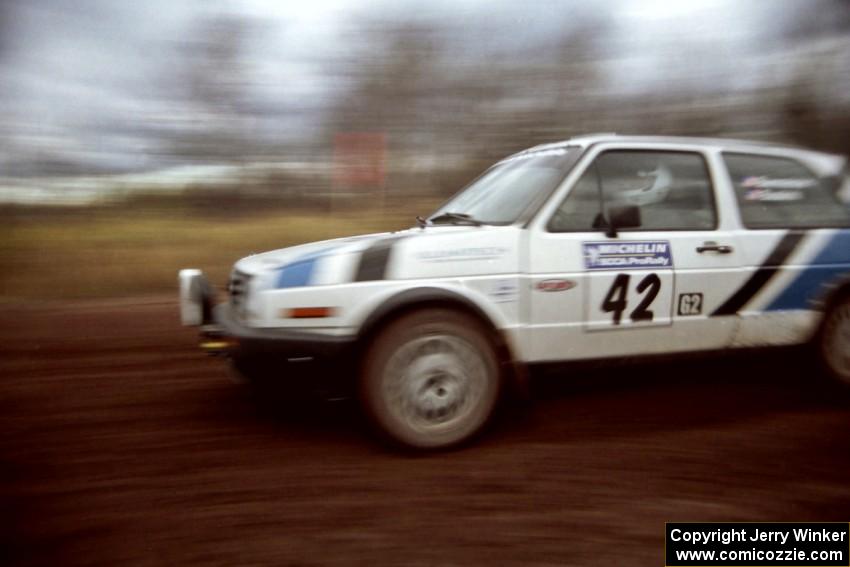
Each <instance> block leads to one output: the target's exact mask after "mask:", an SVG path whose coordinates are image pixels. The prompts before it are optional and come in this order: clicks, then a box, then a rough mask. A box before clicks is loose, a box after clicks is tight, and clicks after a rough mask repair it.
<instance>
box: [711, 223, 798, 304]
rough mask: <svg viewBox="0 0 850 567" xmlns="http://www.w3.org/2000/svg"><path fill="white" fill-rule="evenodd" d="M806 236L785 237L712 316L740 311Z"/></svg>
mask: <svg viewBox="0 0 850 567" xmlns="http://www.w3.org/2000/svg"><path fill="white" fill-rule="evenodd" d="M805 235H806V233H805V232H801V231H791V232H788V233H787V234H786V235H785V236H783V237H782V239H781V240H780V241H779V243H778V244H777V245H776V247H774V249H773V251H772V252H771V253H770V255H769V256H768V257H767V258H766V259H765V261H764V262H763V263H762V265H761V266H759V268H758V269H757V270H756V271H755V272H754V273H753V275H751V276H750V278H749V279H748V280H747V281H746V282H744V285H742V286H741V287H740V288H739V289H738V291H736V292H735V293H733V294H732V296H731V297H730V298H729V299H727V300H726V301H725V302H724V303H723V305H721V306H720V307H718V308H717V309H715V310H714V312H713V313H712V314H711V316H712V317H715V316H718V315H734V314H735V313H737V312H738V311H740V309H741V308H742V307H743V306H744V305H746V304H747V303H749V301H750V300H751V299H752V298H753V297H755V295H756V294H757V293H758V292H759V291H761V289H762V288H763V287H764V286H765V285H767V282H769V281H770V280H771V278H773V276H774V275H776V272H778V271H779V268H780V267H782V265H783V264H784V263H785V261H786V260H787V259H788V257H789V256H790V255H791V253H792V252H794V250H796V248H797V246H798V245H799V244H800V242H801V241H802V240H803V237H804V236H805Z"/></svg>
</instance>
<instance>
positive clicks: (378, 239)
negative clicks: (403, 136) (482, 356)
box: [235, 226, 520, 288]
mask: <svg viewBox="0 0 850 567" xmlns="http://www.w3.org/2000/svg"><path fill="white" fill-rule="evenodd" d="M519 232H520V229H518V228H516V227H504V226H436V227H425V228H422V229H420V228H412V229H408V230H403V231H398V232H385V233H378V234H367V235H362V236H354V237H347V238H337V239H333V240H323V241H320V242H312V243H309V244H302V245H299V246H292V247H289V248H281V249H279V250H273V251H270V252H265V253H262V254H255V255H252V256H248V257H246V258H243V259H241V260H239V261H238V262H237V263H236V265H235V269H236V270H238V271H239V272H242V273H244V274H247V275H250V276H259V275H265V276H266V277H265V278H264V279H266V280H269V281H268V282H267V285H265V286H263V287H274V288H284V287H300V286H304V285H319V284H336V283H346V282H351V281H366V280H374V279H397V278H405V279H406V278H414V277H439V276H449V275H474V274H482V273H502V272H509V271H514V272H515V271H516V268H517V263H516V250H517V248H518V246H517V240H518V238H519ZM269 274H274V276H273V277H271V276H269Z"/></svg>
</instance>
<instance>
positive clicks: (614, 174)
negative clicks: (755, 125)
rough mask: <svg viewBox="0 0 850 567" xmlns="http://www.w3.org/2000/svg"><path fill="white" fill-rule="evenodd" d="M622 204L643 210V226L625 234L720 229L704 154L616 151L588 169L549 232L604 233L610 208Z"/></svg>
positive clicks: (574, 187) (556, 215) (554, 216)
mask: <svg viewBox="0 0 850 567" xmlns="http://www.w3.org/2000/svg"><path fill="white" fill-rule="evenodd" d="M603 203H604V210H603V207H602V206H601V205H602V204H603ZM616 205H619V206H622V205H634V206H636V207H638V208H639V209H640V216H641V226H640V227H639V228H637V229H623V232H629V231H633V230H712V229H714V228H715V227H716V226H717V216H716V214H715V208H714V194H713V189H712V185H711V179H710V178H709V174H708V169H707V167H706V164H705V160H704V159H703V158H702V156H701V155H699V154H696V153H691V152H666V151H654V150H610V151H607V152H604V153H602V154H600V155H599V156H598V157H597V158H596V160H595V161H594V162H593V163H592V164H591V165H590V167H588V168H587V170H586V171H585V172H584V175H582V177H581V179H579V180H578V181H577V182H576V184H575V185H574V186H573V188H572V189H571V190H570V193H569V195H567V197H566V199H565V200H564V201H563V202H562V203H561V206H560V207H558V210H557V211H556V212H555V214H554V215H553V216H552V218H551V219H550V221H549V224H548V227H547V228H548V230H549V231H550V232H587V231H595V230H600V229H601V228H603V227H604V226H605V225H606V222H605V219H606V218H607V210H608V207H611V206H616Z"/></svg>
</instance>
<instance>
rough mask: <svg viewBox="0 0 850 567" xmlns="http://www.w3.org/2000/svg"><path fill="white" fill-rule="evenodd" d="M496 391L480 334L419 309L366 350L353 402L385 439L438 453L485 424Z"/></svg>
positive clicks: (461, 321) (476, 327)
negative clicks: (357, 398) (357, 402)
mask: <svg viewBox="0 0 850 567" xmlns="http://www.w3.org/2000/svg"><path fill="white" fill-rule="evenodd" d="M500 391H501V378H500V376H499V362H498V359H497V354H496V349H495V348H494V346H493V343H492V341H491V340H490V339H489V335H488V333H487V330H486V329H485V328H484V327H483V326H482V325H481V324H480V323H479V322H478V321H477V320H476V319H474V318H473V317H470V316H468V315H465V314H463V313H460V312H457V311H452V310H450V309H425V310H421V311H415V312H412V313H409V314H407V315H404V316H402V317H400V318H398V319H396V320H394V321H393V322H391V323H390V324H389V325H388V326H387V327H386V328H385V329H383V330H382V332H381V333H380V334H379V335H378V336H377V337H375V339H374V341H373V342H372V344H371V345H370V348H369V349H368V351H367V352H366V356H365V359H364V363H363V370H362V374H361V379H360V399H361V403H362V405H363V407H364V410H365V412H366V414H367V416H368V417H369V418H370V419H371V421H372V423H373V424H374V425H375V426H376V427H377V428H378V430H379V431H380V432H381V433H383V434H384V435H385V436H386V437H387V438H389V440H391V441H393V442H394V443H395V444H398V445H401V446H403V447H406V448H413V449H446V448H449V447H452V446H456V445H458V444H460V443H463V442H464V441H467V440H469V439H470V438H472V437H473V436H475V435H476V434H477V433H479V432H480V431H481V429H482V428H483V427H484V426H485V425H486V424H487V422H488V421H489V420H490V417H491V416H492V414H493V412H494V410H495V408H496V405H497V402H498V399H499V394H500Z"/></svg>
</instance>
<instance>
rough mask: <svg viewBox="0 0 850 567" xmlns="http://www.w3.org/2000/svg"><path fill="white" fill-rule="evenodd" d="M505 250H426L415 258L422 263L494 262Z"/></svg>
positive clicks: (494, 247)
mask: <svg viewBox="0 0 850 567" xmlns="http://www.w3.org/2000/svg"><path fill="white" fill-rule="evenodd" d="M507 251H508V249H507V248H501V247H498V246H484V247H475V248H454V249H448V250H426V251H424V252H419V253H418V254H417V255H416V257H417V258H418V259H420V260H422V261H423V262H460V261H467V260H494V259H496V258H500V257H502V256H504V255H505V253H506V252H507Z"/></svg>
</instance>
